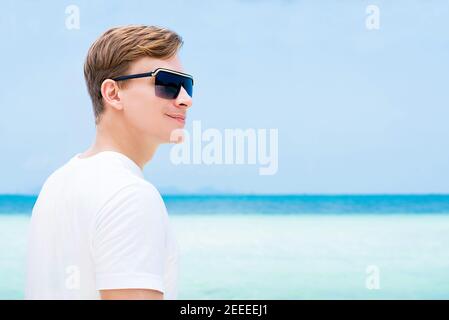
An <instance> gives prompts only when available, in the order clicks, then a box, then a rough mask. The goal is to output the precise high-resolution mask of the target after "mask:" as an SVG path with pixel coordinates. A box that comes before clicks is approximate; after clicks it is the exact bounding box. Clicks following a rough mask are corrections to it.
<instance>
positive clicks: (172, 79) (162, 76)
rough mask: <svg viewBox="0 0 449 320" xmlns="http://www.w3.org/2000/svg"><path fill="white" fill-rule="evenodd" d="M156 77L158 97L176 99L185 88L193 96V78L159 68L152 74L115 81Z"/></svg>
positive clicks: (185, 74) (121, 78)
mask: <svg viewBox="0 0 449 320" xmlns="http://www.w3.org/2000/svg"><path fill="white" fill-rule="evenodd" d="M145 77H155V92H156V96H158V97H160V98H164V99H176V98H177V97H178V95H179V92H180V91H181V87H183V88H184V89H185V90H186V91H187V93H188V94H189V96H190V97H192V94H193V77H192V76H191V75H189V74H187V73H182V72H178V71H174V70H170V69H164V68H157V69H156V70H154V71H152V72H146V73H138V74H130V75H127V76H120V77H116V78H113V79H112V80H114V81H123V80H129V79H136V78H145Z"/></svg>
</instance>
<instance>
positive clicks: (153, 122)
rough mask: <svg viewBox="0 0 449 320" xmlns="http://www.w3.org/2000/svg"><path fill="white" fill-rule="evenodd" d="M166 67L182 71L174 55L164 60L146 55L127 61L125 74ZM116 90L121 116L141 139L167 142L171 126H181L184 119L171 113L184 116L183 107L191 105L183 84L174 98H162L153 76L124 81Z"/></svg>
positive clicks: (185, 111)
mask: <svg viewBox="0 0 449 320" xmlns="http://www.w3.org/2000/svg"><path fill="white" fill-rule="evenodd" d="M157 68H166V69H171V70H175V71H179V72H184V70H183V68H182V66H181V62H180V61H179V58H178V56H177V55H175V56H174V57H172V58H170V59H167V60H160V59H154V58H149V57H144V58H140V59H139V60H136V61H135V62H133V63H132V64H131V67H130V70H129V71H128V72H127V74H137V73H144V72H150V71H154V70H155V69H157ZM126 82H127V83H126V84H125V86H124V87H123V88H122V89H120V100H121V101H122V103H123V107H124V108H123V116H124V117H125V120H126V122H127V124H128V125H130V127H132V130H134V131H135V132H134V133H136V134H142V135H145V138H150V139H156V141H157V142H158V143H168V142H170V135H171V134H172V132H173V130H175V129H182V128H183V127H184V121H182V120H180V119H179V118H178V119H176V118H175V116H178V117H179V116H183V117H184V118H186V117H187V109H188V108H189V107H190V106H191V105H192V98H191V97H190V96H189V95H188V93H187V92H186V91H185V89H184V88H183V87H181V91H180V93H179V95H178V97H177V98H176V99H170V100H169V99H164V98H160V97H158V96H156V94H155V78H154V77H146V78H137V79H132V80H127V81H126Z"/></svg>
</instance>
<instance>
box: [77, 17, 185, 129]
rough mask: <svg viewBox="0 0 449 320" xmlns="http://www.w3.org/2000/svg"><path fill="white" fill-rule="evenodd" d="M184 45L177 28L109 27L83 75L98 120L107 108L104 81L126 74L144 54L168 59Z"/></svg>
mask: <svg viewBox="0 0 449 320" xmlns="http://www.w3.org/2000/svg"><path fill="white" fill-rule="evenodd" d="M182 45H183V40H182V38H181V37H180V36H179V35H178V34H176V33H175V32H173V31H171V30H169V29H165V28H161V27H157V26H144V25H131V26H124V27H116V28H112V29H109V30H108V31H106V32H105V33H103V34H102V35H101V36H100V37H99V38H98V39H97V40H96V41H95V42H94V43H93V44H92V46H91V47H90V49H89V52H88V53H87V57H86V61H85V63H84V78H85V80H86V85H87V89H88V91H89V95H90V97H91V99H92V105H93V109H94V115H95V124H98V122H99V121H100V116H101V114H102V113H103V111H104V106H103V100H102V95H101V84H102V83H103V81H104V80H106V79H111V78H114V77H118V76H121V75H124V74H125V73H126V71H127V70H128V68H129V66H130V64H131V63H132V62H133V61H135V60H137V59H139V58H141V57H144V56H148V57H152V58H159V59H168V58H170V57H172V56H174V55H175V54H176V53H177V52H178V50H179V49H180V48H181V46H182Z"/></svg>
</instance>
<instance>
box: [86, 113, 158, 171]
mask: <svg viewBox="0 0 449 320" xmlns="http://www.w3.org/2000/svg"><path fill="white" fill-rule="evenodd" d="M103 120H105V119H103ZM117 123H120V122H118V121H117V122H116V123H115V124H114V125H113V126H112V125H110V124H108V122H106V121H102V122H100V123H99V124H98V125H97V132H96V137H95V142H94V144H93V145H92V146H91V147H90V148H89V149H88V150H87V151H86V152H84V153H83V155H82V157H89V156H92V155H94V154H96V153H98V152H101V151H116V152H120V153H122V154H124V155H125V156H127V157H128V158H130V159H131V160H133V161H134V162H135V163H136V164H137V165H138V166H139V168H140V169H141V170H143V168H144V166H145V164H146V163H148V162H149V161H150V160H151V159H152V158H153V155H154V153H155V152H156V149H157V147H158V146H159V143H157V142H155V141H149V140H142V138H141V137H142V135H141V134H138V133H136V132H133V130H130V129H129V128H127V127H125V126H123V125H120V124H118V125H117Z"/></svg>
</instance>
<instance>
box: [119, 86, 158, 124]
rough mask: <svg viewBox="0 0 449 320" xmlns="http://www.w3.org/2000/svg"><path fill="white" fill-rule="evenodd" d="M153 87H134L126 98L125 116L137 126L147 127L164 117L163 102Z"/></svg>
mask: <svg viewBox="0 0 449 320" xmlns="http://www.w3.org/2000/svg"><path fill="white" fill-rule="evenodd" d="M151 89H152V88H146V87H142V88H134V89H133V90H130V91H129V92H127V94H126V96H125V98H124V104H125V116H126V117H127V118H128V119H129V120H130V121H131V122H132V123H133V124H134V125H135V126H137V127H140V128H142V129H144V128H147V127H148V126H149V125H151V124H153V122H155V121H160V118H162V115H163V113H162V102H161V101H160V100H161V99H159V98H158V97H156V96H155V95H154V89H153V90H151Z"/></svg>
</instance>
